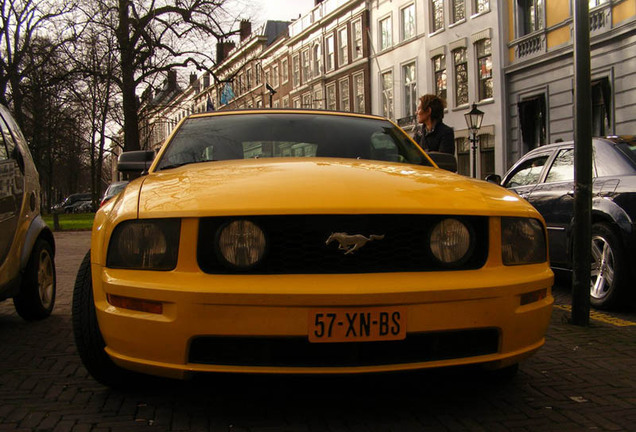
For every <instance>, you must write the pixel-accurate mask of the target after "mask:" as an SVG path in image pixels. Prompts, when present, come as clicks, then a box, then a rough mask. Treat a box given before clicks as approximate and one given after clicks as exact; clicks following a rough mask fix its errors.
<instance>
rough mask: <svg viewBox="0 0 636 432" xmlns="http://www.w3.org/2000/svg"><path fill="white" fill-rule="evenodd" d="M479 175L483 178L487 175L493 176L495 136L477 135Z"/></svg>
mask: <svg viewBox="0 0 636 432" xmlns="http://www.w3.org/2000/svg"><path fill="white" fill-rule="evenodd" d="M479 168H480V171H479V174H480V178H482V179H483V178H485V177H486V176H487V175H488V174H495V136H494V135H490V134H482V135H479Z"/></svg>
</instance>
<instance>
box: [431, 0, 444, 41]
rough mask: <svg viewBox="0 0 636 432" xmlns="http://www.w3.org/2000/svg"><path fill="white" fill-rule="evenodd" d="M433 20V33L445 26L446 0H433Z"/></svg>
mask: <svg viewBox="0 0 636 432" xmlns="http://www.w3.org/2000/svg"><path fill="white" fill-rule="evenodd" d="M431 20H432V22H431V28H432V32H431V33H434V32H436V31H438V30H441V29H443V28H444V0H431Z"/></svg>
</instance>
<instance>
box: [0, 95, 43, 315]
mask: <svg viewBox="0 0 636 432" xmlns="http://www.w3.org/2000/svg"><path fill="white" fill-rule="evenodd" d="M54 255H55V241H54V239H53V233H52V232H51V230H50V229H49V228H48V226H47V224H46V223H45V222H44V220H43V219H42V216H41V215H40V179H39V176H38V172H37V170H36V168H35V164H34V163H33V158H32V157H31V153H30V152H29V147H28V146H27V142H26V140H25V139H24V135H22V132H21V131H20V128H19V127H18V125H17V124H16V122H15V120H14V119H13V117H12V116H11V114H10V113H9V111H8V110H7V109H6V108H5V107H4V106H2V105H0V301H2V300H6V299H8V298H13V304H14V305H15V309H16V311H17V312H18V314H19V315H20V316H21V317H22V318H24V319H26V320H39V319H42V318H46V317H48V316H49V315H50V314H51V311H52V310H53V306H54V305H55V262H54Z"/></svg>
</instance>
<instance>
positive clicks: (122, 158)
mask: <svg viewBox="0 0 636 432" xmlns="http://www.w3.org/2000/svg"><path fill="white" fill-rule="evenodd" d="M154 159H155V152H154V151H153V150H136V151H129V152H125V153H122V154H121V155H119V159H118V160H117V170H118V171H120V172H123V173H136V174H142V173H145V172H147V171H148V168H150V165H152V161H153V160H154Z"/></svg>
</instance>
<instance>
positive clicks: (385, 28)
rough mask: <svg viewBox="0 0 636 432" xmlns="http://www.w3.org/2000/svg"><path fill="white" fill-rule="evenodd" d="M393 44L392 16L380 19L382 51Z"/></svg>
mask: <svg viewBox="0 0 636 432" xmlns="http://www.w3.org/2000/svg"><path fill="white" fill-rule="evenodd" d="M391 45H393V33H392V32H391V17H386V18H384V19H383V20H381V21H380V51H382V50H385V49H387V48H390V47H391Z"/></svg>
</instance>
